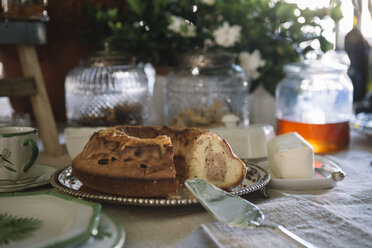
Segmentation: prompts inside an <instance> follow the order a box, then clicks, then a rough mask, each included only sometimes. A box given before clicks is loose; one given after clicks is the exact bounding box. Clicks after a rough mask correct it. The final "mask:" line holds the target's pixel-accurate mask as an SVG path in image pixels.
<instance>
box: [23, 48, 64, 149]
mask: <svg viewBox="0 0 372 248" xmlns="http://www.w3.org/2000/svg"><path fill="white" fill-rule="evenodd" d="M17 51H18V56H19V60H20V62H21V67H22V71H23V75H24V76H25V77H33V78H34V79H35V82H36V88H37V94H36V95H34V96H31V97H30V99H31V105H32V109H33V111H34V115H35V119H36V123H37V125H38V128H39V135H40V138H41V140H42V141H43V145H44V151H45V153H47V154H50V155H53V156H58V155H61V154H62V147H61V145H60V143H59V138H58V131H57V126H56V122H55V120H54V116H53V112H52V107H51V106H50V102H49V98H48V94H47V91H46V88H45V84H44V79H43V75H42V72H41V68H40V65H39V60H38V58H37V54H36V50H35V47H34V46H27V45H18V46H17Z"/></svg>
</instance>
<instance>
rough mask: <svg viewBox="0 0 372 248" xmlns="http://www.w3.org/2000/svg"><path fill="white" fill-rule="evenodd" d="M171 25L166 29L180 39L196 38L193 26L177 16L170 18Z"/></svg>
mask: <svg viewBox="0 0 372 248" xmlns="http://www.w3.org/2000/svg"><path fill="white" fill-rule="evenodd" d="M171 19H172V20H171V23H170V24H169V25H168V29H169V30H171V31H173V32H175V33H177V34H180V35H181V36H182V37H195V36H196V28H195V26H194V25H193V24H192V23H191V22H189V21H187V20H185V19H183V18H181V17H178V16H171Z"/></svg>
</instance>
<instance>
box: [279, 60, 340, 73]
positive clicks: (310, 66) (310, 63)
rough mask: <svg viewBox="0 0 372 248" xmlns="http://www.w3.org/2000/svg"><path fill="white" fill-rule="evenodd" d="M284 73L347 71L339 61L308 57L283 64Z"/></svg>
mask: <svg viewBox="0 0 372 248" xmlns="http://www.w3.org/2000/svg"><path fill="white" fill-rule="evenodd" d="M284 71H285V72H286V73H306V74H313V73H338V72H345V71H347V66H346V65H343V64H341V63H336V62H330V61H327V62H325V61H323V60H321V59H309V60H305V61H304V62H296V63H291V64H288V65H285V66H284Z"/></svg>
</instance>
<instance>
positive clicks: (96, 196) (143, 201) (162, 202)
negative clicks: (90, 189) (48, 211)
mask: <svg viewBox="0 0 372 248" xmlns="http://www.w3.org/2000/svg"><path fill="white" fill-rule="evenodd" d="M244 163H245V165H246V166H247V168H248V170H247V177H248V176H250V174H249V172H250V171H255V172H256V175H257V174H259V175H260V176H261V177H260V179H259V180H258V181H257V182H255V183H254V184H253V185H251V186H245V185H243V186H241V187H236V188H234V189H236V190H233V191H231V192H229V193H231V194H232V195H245V194H248V193H252V192H255V191H258V190H260V189H264V187H265V186H266V185H267V184H268V183H269V181H270V174H269V173H268V172H267V171H266V170H265V169H263V168H261V167H260V166H258V165H257V164H255V163H252V162H249V161H244ZM70 167H71V166H66V167H64V168H62V169H59V170H57V171H55V172H54V173H53V174H52V176H51V178H50V184H51V185H52V186H53V187H54V188H56V189H57V190H58V191H60V192H62V193H65V194H67V195H71V196H74V197H78V198H84V199H87V200H94V201H101V202H109V203H116V204H121V205H131V206H157V207H159V206H161V207H162V206H186V205H197V204H199V202H198V200H197V199H196V198H186V199H171V198H170V199H165V198H144V197H125V196H120V195H113V194H107V193H101V192H97V193H85V192H81V191H79V190H75V189H72V188H69V187H67V186H64V185H62V184H61V183H60V182H59V180H58V177H59V175H60V174H61V173H62V172H64V171H65V170H67V169H69V168H70ZM251 173H252V172H251ZM248 180H249V179H248Z"/></svg>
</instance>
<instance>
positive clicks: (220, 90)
mask: <svg viewBox="0 0 372 248" xmlns="http://www.w3.org/2000/svg"><path fill="white" fill-rule="evenodd" d="M234 58H235V57H234V56H233V55H232V54H229V53H202V54H190V55H186V56H184V57H183V58H182V59H181V61H180V66H179V67H177V68H174V69H173V70H172V71H171V72H170V73H169V74H168V77H167V84H166V101H165V108H164V109H165V116H166V124H167V125H170V126H176V127H201V128H203V127H205V128H210V127H218V126H222V125H223V122H222V120H221V119H222V117H223V116H224V115H226V114H235V115H237V116H238V117H239V118H240V124H243V125H247V124H248V101H247V95H248V90H249V88H248V86H249V85H248V82H247V80H246V77H245V74H244V72H243V70H242V69H241V68H240V67H239V66H237V65H235V64H234V63H233V61H234Z"/></svg>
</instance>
